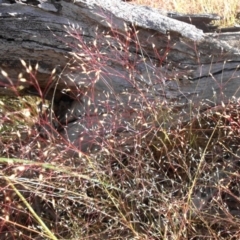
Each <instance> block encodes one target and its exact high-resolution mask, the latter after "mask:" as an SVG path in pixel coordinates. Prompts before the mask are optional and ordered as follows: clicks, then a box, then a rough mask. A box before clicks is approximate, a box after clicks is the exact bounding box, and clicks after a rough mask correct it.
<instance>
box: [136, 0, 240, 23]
mask: <svg viewBox="0 0 240 240" xmlns="http://www.w3.org/2000/svg"><path fill="white" fill-rule="evenodd" d="M132 2H133V3H135V4H141V5H146V6H151V7H155V8H159V9H164V10H169V11H175V12H179V13H191V14H193V13H216V14H219V16H221V17H222V18H223V19H222V20H221V21H220V22H219V23H217V24H220V25H222V26H232V25H234V24H235V23H236V21H237V20H236V15H237V13H238V12H240V4H239V1H238V0H229V1H225V0H197V1H192V0H186V1H185V0H177V1H175V0H166V1H162V0H133V1H132Z"/></svg>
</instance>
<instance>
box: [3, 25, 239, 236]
mask: <svg viewBox="0 0 240 240" xmlns="http://www.w3.org/2000/svg"><path fill="white" fill-rule="evenodd" d="M69 34H73V36H75V38H76V39H78V42H79V45H78V46H75V48H74V49H75V52H74V53H73V55H74V56H75V60H76V61H79V66H78V67H79V68H78V69H79V71H80V70H81V68H84V69H87V68H89V66H90V67H91V69H87V71H86V72H89V73H91V71H98V70H99V67H102V66H104V64H106V63H107V61H108V60H109V59H108V56H107V55H105V54H104V53H103V54H102V52H101V51H100V48H101V47H102V48H103V49H107V48H110V47H111V49H112V50H113V49H115V51H116V58H117V57H122V58H121V59H122V61H124V60H125V61H127V59H128V57H129V55H128V54H129V51H128V50H129V45H130V42H129V39H130V37H131V43H134V44H135V46H134V47H136V48H138V49H141V46H140V45H139V42H138V41H137V39H138V38H137V35H136V33H134V34H132V35H131V36H128V37H129V38H126V39H128V40H127V41H125V39H123V38H122V36H118V34H117V33H116V32H114V31H112V32H109V33H108V37H107V38H104V39H106V42H105V44H106V45H105V46H102V45H100V46H99V45H97V42H93V43H92V44H90V43H89V44H88V45H86V44H85V42H84V40H83V39H82V37H81V36H82V35H81V31H79V30H76V29H72V32H69ZM126 34H128V33H126ZM96 36H99V37H104V36H102V35H101V34H96ZM116 41H117V43H118V45H117V46H118V47H115V48H113V46H112V45H111V44H112V43H113V42H116ZM115 46H116V45H115ZM105 47H106V48H105ZM142 52H143V51H142ZM83 53H85V54H86V55H87V57H88V60H89V59H90V60H89V61H90V62H87V63H85V62H84V61H81V62H80V60H81V58H80V56H83ZM158 57H159V55H157V56H156V58H158ZM96 59H97V60H96ZM117 60H118V59H117ZM159 60H161V61H162V59H159ZM135 64H136V62H134V61H133V62H131V63H129V62H128V61H127V62H126V66H128V68H127V69H129V71H132V70H134V69H135V67H136V66H135ZM129 76H130V74H129ZM129 81H134V79H129ZM159 81H161V79H159ZM35 82H36V81H35ZM132 83H133V84H134V86H136V87H138V85H137V83H136V82H132ZM138 90H139V92H138V94H139V95H140V96H142V99H144V101H143V102H142V103H141V104H142V108H140V109H139V111H137V112H136V115H135V116H134V117H133V119H131V121H129V122H128V123H127V127H126V129H125V130H127V129H134V132H133V133H131V134H130V135H129V134H126V133H125V132H124V131H123V132H122V133H117V134H113V133H112V134H109V135H108V137H107V138H105V137H104V136H103V137H102V145H101V150H100V151H99V152H97V153H95V154H86V153H82V152H80V151H79V150H77V149H75V150H76V151H77V153H78V154H76V155H75V156H70V155H69V149H74V146H72V144H71V143H69V142H67V141H66V140H65V139H63V138H62V137H61V136H60V135H59V134H56V130H55V129H54V128H53V126H52V125H51V121H50V119H49V118H48V117H44V115H41V114H40V115H38V113H37V112H36V110H35V109H34V107H32V105H29V101H28V105H26V104H25V105H24V100H23V99H20V100H19V99H18V100H17V101H18V104H14V105H12V106H11V107H9V106H10V105H9V101H10V100H9V99H6V98H3V99H2V104H1V114H2V116H3V117H2V122H1V131H2V132H1V133H2V135H1V137H0V144H1V145H0V147H1V148H0V155H1V158H0V190H1V191H0V209H1V215H0V239H5V240H12V239H23V240H25V239H27V240H30V239H37V240H40V239H76V240H78V239H89V240H94V239H96V240H98V239H129V240H132V239H134V240H135V239H136V240H138V239H139V240H142V239H146V240H153V239H156V240H157V239H164V240H165V239H166V240H168V239H169V240H172V239H174V240H175V239H176V240H178V239H179V240H181V239H239V238H240V232H239V229H240V210H239V203H240V192H239V189H240V181H239V180H240V145H239V142H240V137H239V136H240V134H239V133H240V121H239V119H240V102H239V100H238V99H232V101H229V102H228V103H226V104H225V105H224V104H223V105H222V106H216V107H215V108H209V109H207V110H206V111H204V112H203V113H195V114H193V115H192V120H191V121H190V122H187V123H183V122H181V121H179V122H178V124H175V125H174V126H172V125H171V124H170V122H168V124H166V125H168V126H170V127H164V125H163V124H162V119H161V120H159V115H161V114H162V113H163V109H162V105H161V104H159V103H158V102H149V101H148V99H147V98H144V96H145V95H144V94H146V91H144V90H146V89H142V88H140V87H139V88H138ZM92 91H93V90H92ZM92 94H94V92H92ZM90 100H91V99H90ZM149 106H151V107H149ZM23 107H24V109H28V111H26V112H29V113H30V114H31V116H32V117H31V118H29V115H26V114H21V115H18V114H16V113H19V112H20V110H22V108H23ZM95 107H96V108H98V105H96V106H95ZM171 110H172V108H171V106H170V105H169V106H167V111H165V112H164V113H165V114H167V115H168V116H167V117H166V118H165V120H164V121H171ZM108 114H110V113H109V112H108ZM7 116H12V117H11V122H8V121H9V118H7ZM146 116H147V117H146ZM121 117H123V116H122V115H120V117H119V118H121ZM99 118H100V115H99ZM32 120H35V122H36V123H37V124H33V122H32ZM101 120H102V122H104V121H107V118H104V119H101ZM118 121H119V119H118V118H116V119H115V122H112V125H111V126H115V125H118V124H120V122H118ZM8 123H9V125H8ZM10 123H11V124H10ZM5 126H7V127H5ZM39 126H41V127H42V128H44V131H45V134H41V131H40V132H39ZM103 126H104V125H103ZM63 127H64V126H63ZM95 130H96V132H97V130H98V129H95ZM22 132H24V133H25V134H24V136H23V135H22V134H21V133H22ZM113 132H114V131H113ZM3 133H4V134H3ZM53 133H55V134H53ZM12 134H13V135H14V137H6V136H11V135H12Z"/></svg>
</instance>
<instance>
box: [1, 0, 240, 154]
mask: <svg viewBox="0 0 240 240" xmlns="http://www.w3.org/2000/svg"><path fill="white" fill-rule="evenodd" d="M5 2H7V0H5ZM47 3H48V2H47ZM0 21H1V28H0V36H1V38H0V51H1V55H0V67H1V69H2V70H4V71H5V72H7V73H8V77H6V76H5V74H4V73H3V74H2V75H0V82H1V85H2V86H9V83H10V85H14V86H17V85H23V86H24V87H26V88H30V87H33V86H34V87H36V85H38V84H39V86H40V87H41V89H43V93H48V94H49V91H52V92H54V90H57V92H60V91H62V90H64V89H65V92H66V91H67V92H68V96H69V97H70V98H71V99H73V100H74V101H70V102H71V106H69V109H67V110H62V114H61V116H60V117H59V119H58V120H59V123H58V126H57V128H58V129H59V131H60V132H61V133H62V135H64V136H65V138H66V139H68V140H69V141H70V142H72V143H74V145H75V146H77V147H79V148H80V149H82V150H86V148H87V147H88V146H89V144H88V142H94V139H102V140H101V141H103V139H104V137H103V136H107V135H109V134H116V133H118V132H119V131H123V130H124V129H125V130H126V131H129V132H134V131H135V132H137V131H138V130H137V129H132V130H130V128H131V127H132V126H133V125H134V124H135V123H134V121H135V117H136V116H137V114H138V113H139V112H142V113H144V114H146V115H149V108H150V107H149V106H150V105H151V106H153V105H154V106H157V105H161V104H162V106H164V105H165V106H167V107H170V106H171V105H172V106H173V107H174V108H175V109H178V110H177V117H178V118H179V117H180V116H182V117H183V118H186V117H187V116H186V115H188V113H189V109H193V110H194V109H197V107H198V106H200V105H201V102H202V101H203V100H207V101H208V102H209V103H211V104H213V105H214V104H219V103H220V102H221V101H224V102H227V101H228V99H230V98H231V97H233V96H235V97H239V96H240V91H239V85H240V78H239V68H238V65H239V63H240V54H239V49H238V48H237V47H236V46H237V45H236V44H235V45H234V44H233V45H231V43H230V42H226V41H225V39H223V40H219V39H218V38H217V36H216V35H211V34H204V33H203V31H202V30H200V29H197V28H196V27H195V26H193V25H191V24H188V23H184V22H181V21H178V20H175V19H172V18H169V17H167V16H166V15H164V14H161V12H160V11H158V10H156V9H152V8H149V7H143V6H136V5H131V4H129V3H125V2H122V1H117V0H115V1H113V0H105V1H100V0H88V1H85V0H77V1H64V0H61V1H58V2H54V1H53V2H49V3H48V4H43V5H42V3H41V4H40V3H39V4H37V5H36V4H35V3H34V4H33V3H30V2H28V1H27V4H21V3H14V4H7V3H0ZM221 36H223V35H221ZM220 39H221V37H220ZM20 59H24V60H25V62H26V63H27V65H31V66H32V67H33V71H32V72H33V73H34V75H31V74H29V73H28V71H26V69H25V68H24V66H22V64H21V62H20ZM36 64H38V68H36V69H34V66H35V65H36ZM54 68H55V69H56V72H54V73H52V70H53V69H54ZM20 73H21V76H20V75H19V74H20ZM22 78H26V79H27V81H25V82H21V81H20V79H22ZM10 80H11V82H9V81H10ZM49 89H50V90H49ZM66 89H68V90H66ZM58 95H59V94H58ZM46 97H47V96H46ZM53 97H54V96H53ZM163 103H165V104H163ZM173 118H174V117H173ZM65 126H67V128H65ZM134 126H135V125H134ZM97 136H98V138H97ZM82 138H84V139H85V140H83V139H82ZM101 141H100V140H97V142H98V143H100V144H101ZM80 145H81V146H80ZM83 145H84V147H83ZM93 145H94V144H93ZM95 145H96V144H95Z"/></svg>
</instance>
